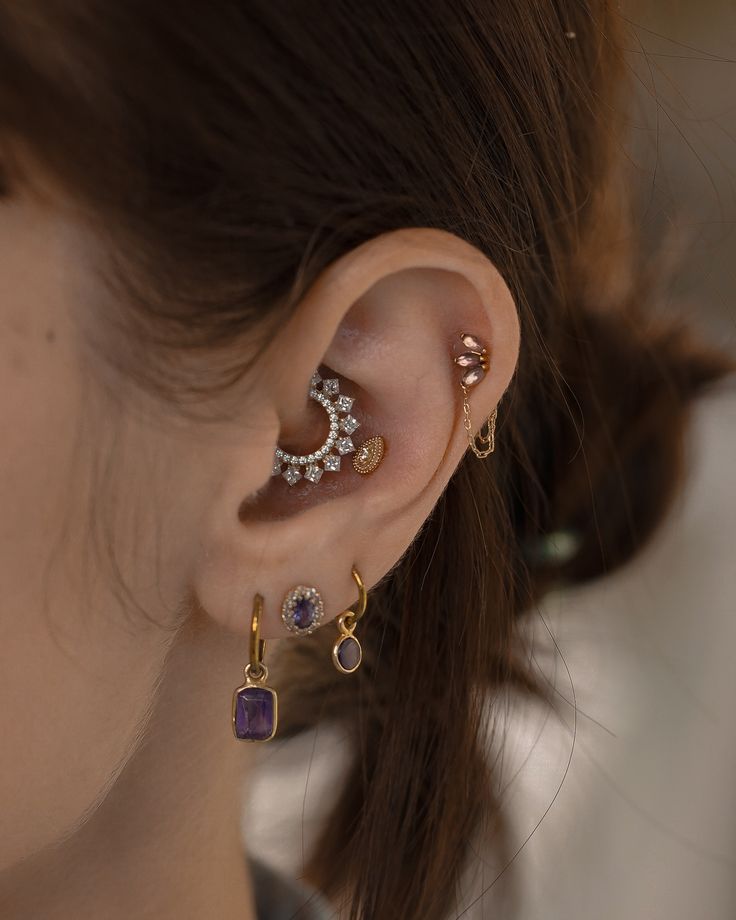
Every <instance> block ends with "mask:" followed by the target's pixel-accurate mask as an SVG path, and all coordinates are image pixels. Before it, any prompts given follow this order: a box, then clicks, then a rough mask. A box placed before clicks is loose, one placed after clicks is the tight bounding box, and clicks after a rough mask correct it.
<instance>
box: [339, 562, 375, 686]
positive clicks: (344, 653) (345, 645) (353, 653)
mask: <svg viewBox="0 0 736 920" xmlns="http://www.w3.org/2000/svg"><path fill="white" fill-rule="evenodd" d="M352 576H353V580H354V581H355V584H356V585H357V586H358V600H357V604H356V605H354V606H356V609H353V607H348V609H347V610H344V611H343V612H342V613H341V614H340V616H339V617H338V618H337V620H336V622H337V629H338V631H339V636H338V638H337V641H336V642H335V644H334V645H333V647H332V661H333V663H334V665H335V667H336V668H337V670H338V671H340V672H341V673H342V674H352V673H353V672H354V671H357V670H358V668H359V667H360V663H361V661H362V660H363V649H362V648H361V646H360V642H358V640H357V639H356V638H355V636H354V635H353V633H354V632H355V627H356V625H357V623H358V620H359V619H360V618H361V617H362V616H363V614H364V613H365V610H366V607H367V606H368V592H367V591H366V589H365V584H364V583H363V579H362V578H361V577H360V574H359V573H358V570H357V569H356V568H355V566H353V569H352Z"/></svg>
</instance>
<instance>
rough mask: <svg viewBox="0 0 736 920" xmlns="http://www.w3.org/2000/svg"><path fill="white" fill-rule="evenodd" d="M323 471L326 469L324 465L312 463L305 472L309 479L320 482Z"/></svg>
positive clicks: (306, 477)
mask: <svg viewBox="0 0 736 920" xmlns="http://www.w3.org/2000/svg"><path fill="white" fill-rule="evenodd" d="M323 472H324V470H323V469H322V467H320V466H318V465H317V464H316V463H310V464H309V466H308V467H307V469H306V471H305V473H304V478H305V479H308V480H309V481H310V482H319V481H320V479H321V478H322V473H323Z"/></svg>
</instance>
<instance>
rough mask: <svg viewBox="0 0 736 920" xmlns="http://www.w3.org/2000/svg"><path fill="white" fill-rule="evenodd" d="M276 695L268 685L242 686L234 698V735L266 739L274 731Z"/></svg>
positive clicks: (243, 738)
mask: <svg viewBox="0 0 736 920" xmlns="http://www.w3.org/2000/svg"><path fill="white" fill-rule="evenodd" d="M275 702H276V697H275V694H274V692H273V690H270V689H269V688H268V687H243V689H242V690H240V691H239V692H238V695H237V697H236V700H235V736H236V737H237V738H240V739H241V740H243V741H267V740H268V739H269V738H270V737H271V736H272V735H273V733H274V730H275V728H276V723H275V715H276V712H275Z"/></svg>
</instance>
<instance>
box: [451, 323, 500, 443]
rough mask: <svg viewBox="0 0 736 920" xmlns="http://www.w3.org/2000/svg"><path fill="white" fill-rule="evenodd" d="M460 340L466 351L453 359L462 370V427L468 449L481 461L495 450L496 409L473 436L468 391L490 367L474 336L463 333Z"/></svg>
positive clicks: (481, 346) (485, 352) (483, 348)
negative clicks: (466, 437) (465, 434)
mask: <svg viewBox="0 0 736 920" xmlns="http://www.w3.org/2000/svg"><path fill="white" fill-rule="evenodd" d="M460 338H461V340H462V343H463V345H464V346H465V348H466V349H467V351H465V352H463V353H462V354H461V355H458V356H457V357H456V358H455V364H457V365H458V367H462V368H463V369H464V370H463V375H462V377H461V379H460V388H461V390H462V391H463V427H464V428H465V431H466V432H467V435H468V445H469V446H470V449H471V450H472V451H473V453H474V454H475V456H476V457H479V458H480V459H481V460H483V459H485V458H486V457H488V456H489V455H490V454H492V453H493V451H494V450H495V449H496V418H497V416H498V409H497V408H496V409H494V410H493V412H491V414H490V415H489V416H488V418H487V419H486V420H485V422H484V423H483V424H482V425H481V427H480V431H479V432H478V434H477V435H473V422H472V419H471V417H470V403H469V402H468V389H469V388H470V387H474V386H476V385H477V384H479V383H480V382H481V380H482V379H483V378H484V377H485V375H486V374H487V372H488V369H489V367H490V363H489V360H488V352H487V351H486V348H485V346H484V345H483V344H482V343H481V342H480V340H479V339H478V338H476V337H475V336H474V335H470V334H469V333H467V332H463V333H461V335H460Z"/></svg>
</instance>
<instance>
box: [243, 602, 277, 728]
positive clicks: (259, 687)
mask: <svg viewBox="0 0 736 920" xmlns="http://www.w3.org/2000/svg"><path fill="white" fill-rule="evenodd" d="M262 613H263V598H262V597H261V595H260V594H256V596H255V597H254V598H253V615H252V617H251V623H250V660H249V662H248V664H247V665H246V666H245V668H243V674H244V675H245V683H244V684H243V685H242V686H240V687H237V688H236V689H235V691H234V692H233V705H232V720H233V733H234V734H235V737H236V738H238V739H239V740H241V741H270V739H271V738H273V736H274V735H275V734H276V726H277V724H278V699H277V697H276V691H275V690H272V689H271V687H267V686H266V680H267V679H268V668H267V667H266V665H265V664H264V663H263V656H264V654H265V651H266V643H265V642H264V640H263V639H261V636H260V620H261V614H262Z"/></svg>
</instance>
